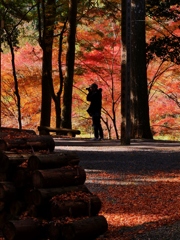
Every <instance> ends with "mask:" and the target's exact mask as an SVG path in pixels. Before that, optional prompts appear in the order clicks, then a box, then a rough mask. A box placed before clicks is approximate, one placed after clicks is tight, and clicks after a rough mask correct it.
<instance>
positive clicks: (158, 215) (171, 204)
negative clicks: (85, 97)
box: [55, 138, 180, 240]
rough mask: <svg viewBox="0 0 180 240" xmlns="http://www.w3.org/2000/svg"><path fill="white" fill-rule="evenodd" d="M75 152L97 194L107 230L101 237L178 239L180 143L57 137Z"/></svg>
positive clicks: (60, 145) (63, 146)
mask: <svg viewBox="0 0 180 240" xmlns="http://www.w3.org/2000/svg"><path fill="white" fill-rule="evenodd" d="M55 142H56V148H55V151H72V152H76V153H77V155H78V156H79V158H80V165H81V166H82V167H84V169H85V171H86V182H85V185H86V186H87V187H88V189H89V190H90V191H91V192H92V193H94V194H96V195H98V196H99V198H100V199H101V201H102V208H101V211H100V213H99V215H103V216H104V217H105V218H106V220H107V222H108V231H107V232H106V233H104V235H102V236H100V237H99V238H98V240H100V239H108V240H179V239H180V142H171V141H141V140H139V141H138V140H137V141H132V142H131V144H130V145H129V146H122V145H121V144H120V141H118V140H103V141H100V142H97V141H96V142H93V141H91V140H89V139H80V138H73V139H68V138H67V139H56V138H55Z"/></svg>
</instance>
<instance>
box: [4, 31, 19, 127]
mask: <svg viewBox="0 0 180 240" xmlns="http://www.w3.org/2000/svg"><path fill="white" fill-rule="evenodd" d="M5 30H6V29H5ZM6 34H7V42H8V45H9V47H10V51H11V57H12V59H11V62H12V71H13V77H14V88H15V91H14V93H15V95H16V98H17V104H16V105H17V111H18V123H19V129H22V122H21V97H20V94H19V87H18V79H17V75H16V66H15V55H14V48H13V43H12V40H11V34H9V33H8V31H7V30H6Z"/></svg>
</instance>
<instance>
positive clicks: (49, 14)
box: [38, 0, 56, 126]
mask: <svg viewBox="0 0 180 240" xmlns="http://www.w3.org/2000/svg"><path fill="white" fill-rule="evenodd" d="M55 3H56V1H55V0H48V1H47V3H46V4H45V1H44V0H43V1H42V3H41V9H40V5H39V8H38V15H39V39H40V45H41V47H42V50H43V63H42V102H41V120H40V125H41V126H50V120H51V96H52V92H53V81H52V45H53V35H54V23H55V16H56V7H55ZM41 24H42V25H43V26H41ZM41 29H43V32H42V37H41Z"/></svg>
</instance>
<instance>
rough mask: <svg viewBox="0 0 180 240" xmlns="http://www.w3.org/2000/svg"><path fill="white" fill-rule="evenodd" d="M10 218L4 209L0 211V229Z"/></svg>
mask: <svg viewBox="0 0 180 240" xmlns="http://www.w3.org/2000/svg"><path fill="white" fill-rule="evenodd" d="M10 218H11V216H10V214H8V213H7V211H6V210H5V209H3V210H2V211H1V212H0V230H2V229H3V227H4V224H5V223H6V222H7V221H9V220H10Z"/></svg>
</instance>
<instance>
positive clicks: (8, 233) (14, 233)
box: [2, 218, 41, 240]
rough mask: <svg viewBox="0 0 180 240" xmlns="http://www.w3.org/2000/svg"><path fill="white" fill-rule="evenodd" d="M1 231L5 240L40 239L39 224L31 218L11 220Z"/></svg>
mask: <svg viewBox="0 0 180 240" xmlns="http://www.w3.org/2000/svg"><path fill="white" fill-rule="evenodd" d="M2 231H3V235H4V237H5V239H6V240H25V239H26V240H32V239H33V240H35V239H40V235H41V224H40V223H39V221H37V220H34V219H31V218H27V219H21V220H13V221H9V222H7V223H6V224H5V225H4V227H3V230H2Z"/></svg>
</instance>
